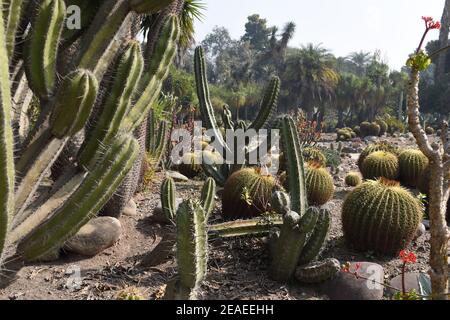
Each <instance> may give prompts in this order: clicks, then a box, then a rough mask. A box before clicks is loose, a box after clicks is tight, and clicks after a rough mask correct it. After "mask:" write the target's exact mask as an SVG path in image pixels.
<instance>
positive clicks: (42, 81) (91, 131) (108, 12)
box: [0, 0, 179, 260]
mask: <svg viewBox="0 0 450 320" xmlns="http://www.w3.org/2000/svg"><path fill="white" fill-rule="evenodd" d="M66 2H67V4H71V1H63V0H42V1H0V6H1V7H2V8H5V10H3V11H2V12H1V13H0V20H2V21H5V22H7V23H5V24H3V23H0V56H2V59H1V60H0V134H1V140H2V141H1V143H0V162H1V163H2V169H1V172H0V194H1V195H0V200H1V201H0V202H1V208H0V252H3V249H4V247H5V245H6V246H8V248H9V247H11V248H13V247H14V245H15V244H18V253H19V254H20V255H21V256H23V257H24V258H26V259H28V260H36V259H39V258H41V257H42V256H45V255H46V254H48V253H49V252H52V251H53V250H55V249H57V248H59V247H60V246H61V245H62V244H63V243H64V242H65V241H66V240H67V239H68V238H70V237H71V236H72V235H73V234H74V233H76V232H77V231H78V230H79V229H80V228H81V227H82V226H83V225H84V224H85V223H86V222H88V221H89V219H91V218H92V217H93V216H94V215H96V214H97V213H98V212H99V211H100V210H101V209H102V207H103V206H104V205H105V203H106V202H107V201H108V200H109V199H110V198H111V197H112V195H113V194H114V193H115V191H116V189H117V188H118V186H119V185H120V184H121V182H122V181H123V179H124V177H125V176H126V174H127V173H128V172H129V170H130V169H131V167H132V166H133V164H134V161H135V159H136V158H137V156H138V154H139V152H140V150H139V149H140V148H139V144H138V142H137V141H136V139H135V138H133V137H132V133H133V131H134V130H135V129H136V128H137V127H138V126H139V125H140V124H141V123H142V121H143V120H144V119H145V117H146V115H147V114H148V112H149V110H150V108H151V107H152V105H153V103H154V101H155V99H157V97H158V96H159V92H160V90H161V86H162V81H163V80H164V78H165V77H166V75H167V73H168V70H169V66H170V64H171V62H172V60H173V58H174V56H175V53H176V45H177V41H178V35H179V22H178V18H177V17H176V16H170V17H168V18H167V19H166V20H165V22H164V27H163V29H162V31H161V34H160V37H159V40H158V44H157V46H156V47H155V49H154V52H153V53H152V56H151V59H150V60H149V61H148V63H147V65H144V64H145V63H144V59H143V55H142V53H141V48H140V44H139V43H138V42H136V41H132V40H127V37H128V35H129V33H130V32H131V31H130V29H131V26H130V25H131V24H129V23H128V24H127V22H129V21H130V20H131V19H133V17H135V15H136V14H137V13H154V12H155V10H159V9H161V8H162V7H165V6H166V5H167V4H169V3H170V2H171V1H164V2H161V1H138V0H135V1H127V0H119V1H104V2H101V3H100V2H99V1H90V2H89V4H91V5H92V6H93V7H90V8H91V9H92V10H86V12H90V14H89V15H87V16H86V17H85V18H84V19H83V23H85V24H84V25H83V28H82V29H81V30H76V32H75V31H73V32H72V31H71V30H67V29H66V25H65V23H64V22H65V18H66ZM89 4H88V3H87V2H84V1H82V3H80V5H83V6H88V7H89V6H90V5H89ZM155 4H158V5H155ZM88 18H89V19H88ZM4 25H6V28H5V27H4ZM21 39H25V41H21ZM59 61H64V62H65V63H64V65H62V64H61V65H59V64H58V62H59ZM10 71H11V72H12V75H10ZM107 72H110V73H111V74H112V75H113V77H112V80H111V81H108V83H104V82H103V81H102V80H103V77H104V75H105V74H106V73H107ZM106 91H107V92H108V95H107V96H105V97H99V96H100V95H101V94H100V93H105V92H106ZM30 93H31V96H32V95H34V96H35V97H37V99H38V101H39V111H40V113H39V116H38V119H37V122H36V124H35V126H34V127H33V128H29V127H27V126H26V121H25V120H24V119H23V114H26V108H27V107H28V105H29V104H28V105H27V103H29V99H28V100H27V101H25V100H24V99H23V98H24V97H26V96H30ZM13 110H14V115H13V117H11V114H13V112H12V111H13ZM93 110H94V111H93ZM87 123H89V124H90V126H89V128H88V129H87V130H85V131H86V134H85V136H86V138H85V140H84V143H83V145H82V147H81V149H80V150H79V152H78V154H77V155H76V157H75V160H74V161H73V162H72V163H71V165H69V166H67V167H65V168H64V171H63V173H62V174H61V175H60V176H59V178H58V179H57V180H56V181H55V182H54V184H53V186H52V188H51V190H50V192H49V193H44V194H37V189H38V187H39V185H40V183H41V181H42V180H43V179H44V178H45V177H46V173H47V172H48V171H49V169H50V168H51V167H52V165H53V164H54V163H55V161H56V160H57V159H58V157H59V156H60V154H61V152H62V151H63V149H64V148H65V147H66V146H67V144H68V142H69V140H70V139H72V138H73V137H74V136H76V135H77V134H78V133H79V132H81V131H84V129H85V126H86V124H87ZM13 131H14V134H13ZM14 148H16V150H18V152H17V153H16V155H17V157H18V160H17V161H14ZM36 195H38V196H36ZM2 256H4V254H3V255H2Z"/></svg>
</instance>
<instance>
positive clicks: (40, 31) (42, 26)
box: [26, 0, 66, 98]
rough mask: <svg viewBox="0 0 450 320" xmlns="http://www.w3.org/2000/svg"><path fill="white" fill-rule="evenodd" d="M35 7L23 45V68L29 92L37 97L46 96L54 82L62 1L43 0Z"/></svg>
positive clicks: (63, 11) (62, 23)
mask: <svg viewBox="0 0 450 320" xmlns="http://www.w3.org/2000/svg"><path fill="white" fill-rule="evenodd" d="M37 7H38V8H37V10H38V13H37V15H36V18H35V20H34V25H33V28H32V30H31V34H30V36H29V38H28V40H27V45H26V46H27V52H28V58H29V60H28V63H27V64H26V66H27V68H26V71H27V78H28V82H29V85H30V88H31V89H32V90H33V92H34V93H35V94H36V95H38V96H39V97H40V98H48V97H50V95H51V94H52V93H53V90H54V88H55V84H56V57H57V54H58V45H59V41H60V37H61V32H62V30H63V26H64V19H65V17H66V4H65V3H64V0H44V1H42V2H41V3H40V4H39V5H38V6H37ZM33 53H34V54H33ZM36 53H39V54H36Z"/></svg>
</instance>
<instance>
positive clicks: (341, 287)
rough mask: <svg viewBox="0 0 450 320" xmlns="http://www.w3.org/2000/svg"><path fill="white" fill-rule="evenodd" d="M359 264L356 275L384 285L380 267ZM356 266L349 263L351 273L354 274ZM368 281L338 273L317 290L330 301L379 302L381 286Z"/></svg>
mask: <svg viewBox="0 0 450 320" xmlns="http://www.w3.org/2000/svg"><path fill="white" fill-rule="evenodd" d="M360 264H361V267H360V269H359V271H358V274H359V275H360V276H361V277H364V278H368V279H370V280H375V281H377V282H379V283H384V270H383V267H382V266H380V265H379V264H376V263H370V262H361V263H360ZM356 265H357V263H351V267H350V271H351V272H355V269H356ZM370 280H366V279H357V278H356V276H355V275H354V274H350V273H343V272H340V273H339V274H338V275H337V276H336V277H335V278H334V279H332V280H329V281H326V282H324V283H323V284H321V285H320V286H319V289H320V291H321V292H323V293H324V294H326V295H327V296H328V297H329V298H330V299H331V300H381V299H382V298H383V291H384V288H383V286H382V285H380V284H378V283H373V282H372V281H370Z"/></svg>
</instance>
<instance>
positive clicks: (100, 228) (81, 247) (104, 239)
mask: <svg viewBox="0 0 450 320" xmlns="http://www.w3.org/2000/svg"><path fill="white" fill-rule="evenodd" d="M121 233H122V225H121V223H120V221H119V220H117V219H116V218H112V217H98V218H94V219H92V220H91V221H90V222H89V223H87V224H86V225H85V226H84V227H82V228H81V229H80V231H78V233H77V234H76V235H75V236H74V237H73V238H72V239H70V240H69V241H67V242H66V244H65V245H64V249H65V250H66V251H69V252H73V253H77V254H80V255H83V256H95V255H97V254H99V253H100V252H102V251H104V250H105V249H107V248H109V247H111V246H112V245H113V244H114V243H115V242H116V241H117V240H119V238H120V235H121Z"/></svg>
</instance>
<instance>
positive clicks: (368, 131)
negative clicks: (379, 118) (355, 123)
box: [360, 121, 381, 137]
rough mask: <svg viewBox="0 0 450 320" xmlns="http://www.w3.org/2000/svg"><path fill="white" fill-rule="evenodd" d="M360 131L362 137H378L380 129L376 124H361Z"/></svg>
mask: <svg viewBox="0 0 450 320" xmlns="http://www.w3.org/2000/svg"><path fill="white" fill-rule="evenodd" d="M360 129H361V136H362V137H371V136H373V137H378V136H379V135H380V132H381V127H380V125H378V124H377V123H376V122H367V121H366V122H363V123H361V126H360Z"/></svg>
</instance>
